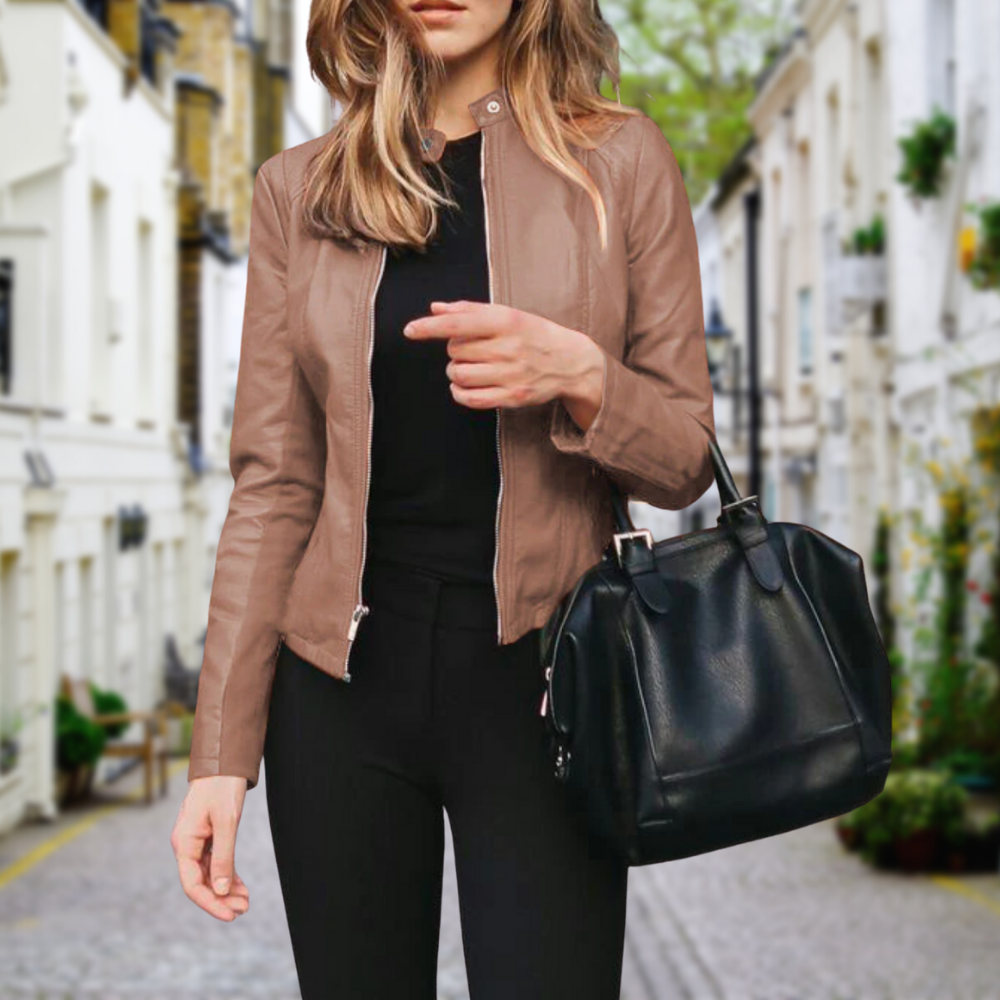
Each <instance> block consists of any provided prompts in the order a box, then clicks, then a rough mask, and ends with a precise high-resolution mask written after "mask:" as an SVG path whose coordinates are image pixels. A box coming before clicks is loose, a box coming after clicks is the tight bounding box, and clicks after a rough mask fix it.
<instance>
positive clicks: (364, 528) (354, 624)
mask: <svg viewBox="0 0 1000 1000" xmlns="http://www.w3.org/2000/svg"><path fill="white" fill-rule="evenodd" d="M380 253H381V260H380V261H379V268H378V277H376V279H375V288H374V289H373V290H372V297H371V302H370V303H369V309H368V316H369V323H368V465H367V468H366V470H365V507H364V512H363V513H362V517H361V568H360V569H359V570H358V603H357V604H356V605H355V607H354V611H353V612H352V613H351V624H350V627H349V629H348V631H347V639H348V646H347V655H346V656H345V657H344V680H345V681H349V680H350V679H351V673H350V671H349V670H348V668H347V665H348V663H349V662H350V659H351V648H352V644H353V642H354V636H355V634H356V633H357V631H358V622H360V621H361V616H362V615H366V614H368V608H367V607H365V602H364V600H363V594H362V592H361V583H362V578H363V577H364V572H365V555H366V554H367V551H368V493H369V491H370V489H371V484H372V426H373V424H374V420H375V413H374V410H375V397H374V395H373V394H372V352H373V351H374V350H375V296H376V295H377V294H378V286H379V283H380V282H381V281H382V273H383V272H384V271H385V258H386V246H385V244H384V243H383V244H382V246H381V249H380ZM362 608H363V609H364V610H361V609H362Z"/></svg>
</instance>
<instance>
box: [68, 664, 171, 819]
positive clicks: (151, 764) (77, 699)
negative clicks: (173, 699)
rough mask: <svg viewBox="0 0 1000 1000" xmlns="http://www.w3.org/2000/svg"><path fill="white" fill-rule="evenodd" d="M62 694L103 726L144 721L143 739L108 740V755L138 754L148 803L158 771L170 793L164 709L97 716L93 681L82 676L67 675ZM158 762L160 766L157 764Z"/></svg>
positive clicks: (162, 785) (163, 789) (164, 789)
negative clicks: (91, 685) (91, 682)
mask: <svg viewBox="0 0 1000 1000" xmlns="http://www.w3.org/2000/svg"><path fill="white" fill-rule="evenodd" d="M62 693H63V694H64V695H65V696H66V697H67V698H69V700H70V701H71V702H72V703H73V706H74V708H76V710H77V711H78V712H79V713H80V714H81V715H83V716H85V717H86V718H88V719H90V720H91V722H96V723H97V724H98V725H100V726H113V725H116V724H119V723H122V722H128V723H132V722H141V723H142V724H143V736H142V739H139V740H133V741H130V742H121V741H119V740H114V741H109V742H108V743H105V745H104V750H103V756H105V757H138V758H139V759H140V760H141V761H142V766H143V772H144V780H145V788H146V802H147V803H152V801H153V776H154V772H155V771H157V770H158V771H159V776H160V794H161V795H166V794H167V780H168V775H167V757H168V753H169V750H168V747H167V724H166V713H165V712H164V710H162V709H153V710H152V711H149V712H116V713H114V714H111V715H98V713H97V711H96V709H95V707H94V698H93V695H92V694H91V691H90V684H89V682H88V681H86V680H84V679H82V678H73V677H67V676H64V677H63V679H62ZM157 765H159V766H158V767H157Z"/></svg>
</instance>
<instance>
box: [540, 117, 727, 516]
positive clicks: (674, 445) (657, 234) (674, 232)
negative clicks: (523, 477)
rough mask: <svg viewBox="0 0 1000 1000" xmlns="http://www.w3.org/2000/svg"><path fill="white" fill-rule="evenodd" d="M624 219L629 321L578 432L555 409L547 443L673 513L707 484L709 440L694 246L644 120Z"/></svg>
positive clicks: (679, 193) (670, 170) (672, 176)
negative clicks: (621, 347)
mask: <svg viewBox="0 0 1000 1000" xmlns="http://www.w3.org/2000/svg"><path fill="white" fill-rule="evenodd" d="M638 128H639V130H640V137H639V139H638V142H637V145H638V152H637V153H636V154H635V179H634V183H633V186H632V197H631V207H630V209H629V210H628V213H627V219H628V222H627V241H626V242H627V250H628V265H629V308H628V315H629V321H628V325H627V328H626V345H625V352H624V357H623V359H621V360H619V359H618V358H616V357H614V356H613V355H611V354H609V353H608V352H607V351H606V350H605V351H603V353H604V393H603V396H602V399H601V406H600V409H599V410H598V412H597V414H596V416H595V417H594V420H593V422H592V423H591V424H590V426H589V427H588V428H587V430H586V432H584V431H582V430H581V429H580V428H579V426H578V425H577V424H576V423H575V421H574V420H573V418H572V417H571V416H570V415H569V412H568V411H567V410H566V408H565V406H563V404H562V403H561V402H560V403H557V405H556V406H555V407H554V408H553V415H552V422H551V425H550V434H549V436H550V439H551V441H552V443H553V444H554V445H555V447H556V448H558V449H559V451H561V452H564V453H567V454H578V455H583V456H585V457H586V458H589V459H591V460H592V461H594V462H595V463H597V465H599V466H600V467H601V468H603V470H604V471H605V472H606V473H607V474H608V475H609V476H610V477H611V478H612V479H614V480H615V482H616V483H617V484H618V485H619V486H620V487H621V489H622V490H623V491H624V492H625V493H626V494H627V495H631V496H633V497H635V498H636V499H638V500H644V501H646V502H647V503H650V504H652V505H653V506H654V507H660V508H666V509H669V510H679V509H681V508H682V507H686V506H687V505H688V504H691V503H693V502H694V501H695V500H697V499H698V497H700V496H701V495H702V493H704V492H705V490H706V489H707V488H708V487H709V485H710V484H711V482H712V479H713V471H712V465H711V458H710V455H709V450H708V437H709V434H712V435H714V433H715V421H714V415H713V400H712V384H711V381H710V379H709V372H708V357H707V353H706V348H705V320H704V314H703V306H702V295H701V274H700V269H699V263H698V243H697V239H696V236H695V229H694V220H693V218H692V215H691V207H690V204H689V202H688V197H687V191H686V190H685V187H684V180H683V177H682V176H681V172H680V167H679V166H678V163H677V159H676V157H675V156H674V152H673V150H672V149H671V147H670V144H669V143H668V142H667V139H666V138H665V137H664V135H663V132H662V131H661V130H660V127H659V126H658V125H657V124H656V122H654V121H653V120H652V119H651V118H649V117H648V116H647V115H643V116H642V119H641V120H640V125H639V126H638Z"/></svg>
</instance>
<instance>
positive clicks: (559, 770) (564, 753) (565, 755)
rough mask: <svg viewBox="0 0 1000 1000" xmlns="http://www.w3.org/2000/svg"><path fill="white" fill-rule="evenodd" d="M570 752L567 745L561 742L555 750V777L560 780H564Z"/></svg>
mask: <svg viewBox="0 0 1000 1000" xmlns="http://www.w3.org/2000/svg"><path fill="white" fill-rule="evenodd" d="M571 756H572V754H571V753H570V751H569V749H568V748H567V747H564V746H563V745H562V744H561V743H560V744H559V746H558V749H557V750H556V777H557V778H558V779H559V780H560V781H565V780H566V774H567V772H568V770H569V761H570V757H571Z"/></svg>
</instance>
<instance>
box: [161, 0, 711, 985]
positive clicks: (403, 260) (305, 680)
mask: <svg viewBox="0 0 1000 1000" xmlns="http://www.w3.org/2000/svg"><path fill="white" fill-rule="evenodd" d="M308 49H309V56H310V60H311V65H312V68H313V71H314V73H315V75H316V77H317V78H318V79H319V80H320V81H321V83H322V84H323V85H324V86H325V87H326V88H327V90H328V91H329V93H330V94H331V96H332V97H333V98H335V99H337V100H338V101H339V102H340V104H341V106H342V109H343V110H342V115H341V117H340V119H339V120H338V122H337V124H336V126H335V127H334V128H333V129H332V130H331V132H330V133H329V134H328V135H327V136H323V137H321V138H320V139H317V140H313V141H311V142H307V143H305V144H304V145H301V146H298V147H295V148H293V149H289V150H286V151H285V152H284V153H282V154H280V155H278V156H276V157H274V158H273V159H271V160H269V161H268V162H267V163H265V164H264V165H263V166H262V167H261V168H260V170H259V172H258V175H257V180H256V185H255V191H254V199H253V211H252V222H251V236H250V259H249V274H248V287H247V301H246V316H245V323H244V332H243V341H242V348H241V356H240V367H239V375H238V381H237V394H236V401H235V409H234V414H233V429H232V443H231V453H230V454H231V458H230V465H231V468H232V472H233V476H234V479H235V487H234V490H233V494H232V499H231V502H230V507H229V512H228V516H227V518H226V521H225V524H224V527H223V531H222V537H221V539H220V543H219V548H218V553H217V560H216V569H215V578H214V581H213V587H212V597H211V602H210V610H209V625H208V632H207V635H206V642H205V658H204V664H203V667H202V673H201V682H200V688H199V697H198V711H197V715H196V718H195V729H194V739H193V745H192V755H191V766H190V772H189V778H190V787H189V791H188V795H187V797H186V799H185V801H184V804H183V806H182V808H181V811H180V815H179V817H178V819H177V823H176V826H175V828H174V833H173V837H172V844H173V846H174V850H175V853H176V855H177V861H178V866H179V872H180V877H181V882H182V885H183V887H184V891H185V892H186V893H187V895H188V896H189V897H190V898H191V899H192V900H193V901H194V902H196V903H197V904H198V905H200V906H201V907H202V908H204V909H205V910H207V911H208V912H209V913H211V914H212V915H213V916H215V917H217V918H219V919H221V920H232V919H234V918H235V917H236V916H237V915H238V914H241V913H244V912H246V910H247V908H248V900H249V895H248V891H247V888H246V886H245V884H244V883H243V881H242V879H241V878H240V877H239V875H237V873H236V871H235V868H234V864H233V857H234V848H235V839H236V830H237V824H238V822H239V817H240V812H241V809H242V805H243V798H244V795H245V792H246V791H247V789H248V788H252V787H253V786H254V785H255V784H256V783H257V780H258V769H259V766H260V762H261V758H262V757H263V759H264V761H265V762H266V769H267V786H266V795H267V804H268V812H269V817H270V822H271V829H272V835H273V840H274V846H275V854H276V858H277V863H278V870H279V874H280V878H281V885H282V891H283V896H284V902H285V908H286V913H287V918H288V924H289V928H290V931H291V937H292V943H293V948H294V952H295V960H296V966H297V970H298V975H299V980H300V984H301V988H302V994H303V996H304V997H305V998H306V1000H312V998H320V997H344V998H345V1000H346V998H350V1000H359V998H386V1000H390V998H391V1000H404V998H411V997H412V998H420V1000H424V998H426V1000H430V998H433V997H435V996H436V995H437V993H436V985H435V981H436V968H437V948H438V931H439V926H440V889H441V877H442V858H443V845H444V827H443V817H444V813H445V812H447V814H448V818H449V822H450V824H451V830H452V835H453V839H454V846H455V863H456V873H457V878H458V890H459V896H460V907H461V921H462V935H463V946H464V951H465V960H466V969H467V973H468V977H469V985H470V992H471V995H472V997H473V998H475V1000H494V998H495V1000H499V998H504V1000H509V998H511V997H518V998H519V1000H526V998H534V997H538V998H541V997H543V996H545V997H551V996H566V997H573V998H574V1000H587V998H594V1000H611V998H612V997H617V996H618V992H619V984H620V975H621V962H622V947H623V940H624V927H625V899H626V883H627V869H626V868H625V867H623V866H622V865H621V864H620V863H618V862H617V861H615V860H614V859H612V858H610V857H608V856H606V854H605V853H604V852H602V851H601V849H600V848H599V846H598V845H597V844H596V843H593V842H592V841H591V839H590V838H589V837H588V835H587V833H586V826H585V823H584V822H583V818H582V817H581V816H580V815H578V814H577V813H576V812H575V811H574V809H573V807H572V805H571V803H570V802H568V801H567V800H566V799H565V798H564V793H563V788H562V786H560V785H559V784H558V783H557V782H556V781H555V779H554V778H553V776H552V771H551V766H550V761H549V756H548V745H547V741H546V737H545V734H544V729H543V721H542V719H541V718H540V716H539V708H540V700H541V695H542V691H543V677H542V671H541V667H540V663H539V659H538V654H539V640H540V636H541V628H542V626H543V625H544V624H545V623H546V622H547V620H548V619H549V617H550V616H551V614H552V612H553V611H554V610H555V608H556V606H557V604H558V603H559V601H560V600H561V598H562V597H563V596H564V595H565V594H566V593H567V592H568V591H569V589H570V588H571V587H572V585H573V583H574V582H575V581H576V579H577V578H578V577H579V576H580V575H581V574H582V573H583V572H584V571H585V570H586V569H588V568H589V567H590V566H592V565H593V564H594V563H595V562H597V561H598V560H599V559H600V558H601V555H602V553H603V552H604V550H605V549H606V547H607V545H608V544H609V542H610V540H611V535H612V533H613V531H614V524H613V520H612V516H611V508H610V499H609V480H610V479H613V480H615V481H616V482H617V483H618V484H619V485H620V486H621V487H622V489H624V490H625V491H626V492H627V493H629V494H630V495H632V496H633V497H636V498H638V499H642V500H646V501H648V502H650V503H652V504H654V505H656V506H659V507H664V508H672V509H677V508H681V507H684V506H686V505H687V504H689V503H691V502H692V501H693V500H695V499H696V498H697V497H698V496H700V495H701V494H702V493H703V492H704V491H705V489H706V488H707V487H708V485H709V483H710V482H711V480H712V470H711V466H710V462H709V458H708V451H707V441H708V435H709V434H710V433H712V432H713V431H714V424H713V419H712V393H711V386H710V382H709V377H708V367H707V361H706V356H705V344H704V336H703V333H704V331H703V315H702V300H701V291H700V284H699V269H698V254H697V245H696V242H695V235H694V228H693V223H692V218H691V211H690V207H689V204H688V201H687V196H686V194H685V189H684V185H683V181H682V178H681V174H680V171H679V169H678V166H677V161H676V159H675V158H674V155H673V153H672V151H671V148H670V146H669V145H668V143H667V141H666V139H665V138H664V137H663V135H662V133H661V132H660V130H659V128H658V127H657V126H656V125H655V123H654V122H653V121H652V120H651V119H650V118H648V117H647V116H646V115H643V114H641V113H639V112H637V111H635V110H634V109H632V108H628V107H624V106H622V105H621V104H620V103H616V102H612V101H608V100H606V99H604V98H603V97H601V96H600V94H599V92H598V90H597V82H598V81H599V80H600V79H601V77H602V74H605V73H606V74H608V75H609V76H610V77H611V79H612V80H615V81H617V46H616V40H615V38H614V35H613V33H612V32H611V30H610V28H609V27H608V26H607V25H606V24H605V22H604V21H603V19H602V17H601V14H600V12H599V10H598V6H597V3H596V2H594V0H513V2H511V0H456V2H454V3H452V2H445V0H379V2H370V3H369V2H366V3H358V2H354V0H314V3H313V9H312V13H311V22H310V27H309V35H308ZM431 123H433V124H431ZM630 544H642V542H641V541H639V540H633V541H632V542H631V543H630Z"/></svg>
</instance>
